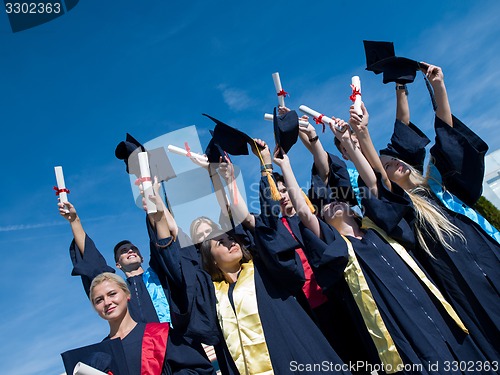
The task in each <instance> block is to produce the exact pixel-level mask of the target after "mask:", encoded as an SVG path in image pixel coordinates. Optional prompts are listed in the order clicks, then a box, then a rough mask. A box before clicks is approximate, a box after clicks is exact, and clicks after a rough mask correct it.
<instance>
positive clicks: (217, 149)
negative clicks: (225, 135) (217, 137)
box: [205, 130, 231, 163]
mask: <svg viewBox="0 0 500 375" xmlns="http://www.w3.org/2000/svg"><path fill="white" fill-rule="evenodd" d="M209 131H210V134H211V135H212V139H211V140H210V142H209V143H208V146H207V148H206V149H205V155H207V158H208V162H209V163H218V162H219V161H220V157H222V159H223V161H225V159H224V158H225V157H227V158H229V155H228V154H227V152H224V150H223V149H222V147H221V146H220V145H219V144H218V143H215V141H214V138H213V136H214V132H213V130H209ZM229 161H231V159H229Z"/></svg>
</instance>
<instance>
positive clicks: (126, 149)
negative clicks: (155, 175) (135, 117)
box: [115, 133, 146, 175]
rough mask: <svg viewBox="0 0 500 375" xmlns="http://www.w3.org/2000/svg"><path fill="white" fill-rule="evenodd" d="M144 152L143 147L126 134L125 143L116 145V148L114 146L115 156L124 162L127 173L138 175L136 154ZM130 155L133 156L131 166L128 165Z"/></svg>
mask: <svg viewBox="0 0 500 375" xmlns="http://www.w3.org/2000/svg"><path fill="white" fill-rule="evenodd" d="M144 151H146V149H145V148H144V146H143V145H142V144H140V143H139V141H137V140H136V139H135V138H134V137H132V136H131V135H130V134H128V133H127V137H126V138H125V141H121V142H120V143H118V146H116V149H115V156H116V157H117V158H118V159H120V160H123V161H124V162H125V167H126V169H127V173H130V174H136V175H139V174H140V170H139V161H138V160H137V154H138V153H139V152H144ZM132 154H134V156H135V157H133V158H132V159H133V160H132V159H131V161H132V163H131V165H129V158H130V155H132Z"/></svg>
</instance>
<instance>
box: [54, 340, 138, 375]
mask: <svg viewBox="0 0 500 375" xmlns="http://www.w3.org/2000/svg"><path fill="white" fill-rule="evenodd" d="M61 357H62V360H63V362H64V368H65V370H66V373H67V374H72V373H73V370H74V368H75V366H76V364H77V363H78V362H82V363H85V364H86V365H88V366H91V367H94V368H95V369H97V370H100V371H102V372H104V373H108V372H111V373H113V374H120V375H129V371H128V367H127V361H126V359H125V352H124V351H123V346H122V342H121V340H120V339H114V340H105V341H102V342H100V343H98V344H93V345H88V346H84V347H81V348H78V349H73V350H68V351H66V352H64V353H61Z"/></svg>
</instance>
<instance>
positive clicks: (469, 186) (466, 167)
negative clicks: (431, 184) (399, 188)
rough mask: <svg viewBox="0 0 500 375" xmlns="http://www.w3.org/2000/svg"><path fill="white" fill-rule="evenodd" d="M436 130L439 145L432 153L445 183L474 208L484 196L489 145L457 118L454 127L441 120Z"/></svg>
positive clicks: (437, 120) (452, 191) (432, 149)
mask: <svg viewBox="0 0 500 375" xmlns="http://www.w3.org/2000/svg"><path fill="white" fill-rule="evenodd" d="M434 127H435V130H436V142H435V144H434V146H432V148H431V151H430V152H431V155H432V156H433V159H434V160H433V162H434V164H435V166H436V168H437V169H438V171H439V173H440V174H441V177H442V183H443V185H444V186H445V187H446V189H448V190H449V191H450V192H451V193H453V194H454V195H456V196H457V197H458V198H460V200H462V201H463V202H464V203H466V204H467V205H469V206H471V207H472V206H473V205H474V204H475V203H476V202H477V200H478V199H479V197H480V196H481V194H482V188H483V178H484V156H485V154H486V152H487V151H488V145H487V144H486V143H485V142H484V141H483V140H482V139H481V138H480V137H479V136H478V135H477V134H475V133H474V132H473V131H472V130H470V129H469V128H468V127H467V126H466V125H465V124H464V123H463V122H462V121H460V120H459V119H457V118H456V117H455V116H453V127H451V126H449V125H448V124H446V123H445V122H444V121H442V120H441V119H439V118H438V117H436V118H435V122H434Z"/></svg>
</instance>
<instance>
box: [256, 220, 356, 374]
mask: <svg viewBox="0 0 500 375" xmlns="http://www.w3.org/2000/svg"><path fill="white" fill-rule="evenodd" d="M254 233H255V243H256V248H255V249H254V250H253V251H252V253H253V255H254V264H255V289H256V294H257V304H258V308H259V316H260V320H261V322H262V326H263V330H264V334H265V337H266V343H267V347H268V349H269V354H270V356H271V362H272V365H273V369H274V372H275V373H276V374H287V373H290V372H291V371H290V369H291V367H290V364H291V361H294V363H296V364H312V363H315V364H321V363H328V364H329V366H335V365H337V366H338V367H337V368H338V369H339V370H340V371H338V372H337V373H341V374H348V373H350V372H349V371H347V370H346V367H344V368H342V367H341V366H342V364H343V362H342V360H341V359H340V358H339V357H338V355H337V354H336V353H335V351H334V350H333V349H332V348H331V346H330V345H329V343H328V341H327V340H326V339H325V337H324V336H323V334H322V333H321V331H320V330H319V328H318V327H317V326H316V325H315V323H314V322H313V321H312V320H311V319H310V317H309V316H308V315H307V313H306V312H305V311H304V309H303V308H302V307H301V306H300V304H299V303H298V302H297V300H296V299H295V298H294V294H295V293H296V292H297V290H300V289H301V288H302V284H303V281H304V276H303V269H302V268H301V267H295V266H293V265H292V264H301V261H300V258H299V256H298V254H297V253H296V252H295V248H296V247H297V243H296V241H295V240H294V239H293V237H292V236H290V234H289V233H288V232H287V233H286V234H285V235H283V234H281V233H279V232H277V231H276V230H275V229H272V228H270V227H269V226H267V225H266V223H265V221H264V220H261V219H260V218H259V217H256V226H255V231H254ZM286 247H288V251H282V252H280V253H276V252H275V251H274V249H276V248H281V249H284V248H286ZM290 250H292V251H290ZM344 255H346V254H344ZM344 255H341V256H340V257H339V263H343V262H344V261H346V258H345V256H344ZM282 264H288V265H292V266H291V267H288V268H287V267H285V268H284V269H283V268H282ZM344 366H345V365H344ZM294 369H295V368H294ZM323 371H325V368H323V369H320V370H319V369H309V371H307V369H305V368H304V369H300V368H297V369H296V371H294V372H292V373H297V374H301V373H304V374H305V373H307V374H315V373H323Z"/></svg>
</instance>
